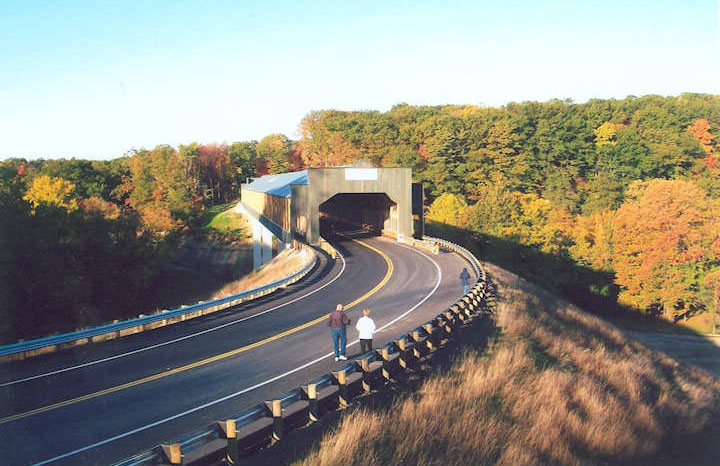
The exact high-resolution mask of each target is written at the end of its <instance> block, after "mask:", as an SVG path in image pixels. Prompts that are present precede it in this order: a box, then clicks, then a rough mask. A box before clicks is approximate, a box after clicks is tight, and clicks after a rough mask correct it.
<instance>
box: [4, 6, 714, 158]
mask: <svg viewBox="0 0 720 466" xmlns="http://www.w3.org/2000/svg"><path fill="white" fill-rule="evenodd" d="M719 20H720V16H719V14H718V0H704V1H701V0H605V1H592V0H562V1H561V0H557V1H544V0H535V1H532V0H523V1H521V0H506V1H502V0H495V1H489V0H487V1H486V0H476V1H452V0H449V1H439V0H438V1H417V0H416V1H403V2H398V1H390V0H386V1H368V0H362V1H361V0H354V1H344V0H334V1H315V2H302V1H272V0H268V1H241V0H236V1H212V0H207V1H160V0H144V1H121V0H118V1H102V0H100V1H71V0H63V1H37V0H24V1H13V0H2V1H1V2H0V108H1V109H2V111H1V113H0V159H4V158H8V157H26V158H38V157H43V158H58V157H68V158H69V157H78V158H90V159H110V158H115V157H119V156H121V155H123V154H124V153H125V152H127V151H128V150H130V149H132V148H141V147H146V148H151V147H154V146H155V145H157V144H171V145H174V146H176V145H178V144H186V143H189V142H192V141H198V142H200V143H207V142H223V141H227V142H228V143H231V142H234V141H243V140H251V139H261V138H262V137H263V136H265V135H267V134H270V133H276V132H280V133H284V134H286V135H287V136H288V137H291V138H298V137H299V134H298V129H297V128H298V124H299V123H300V120H301V119H302V118H303V117H304V116H305V115H306V114H307V113H308V112H310V111H312V110H321V109H329V108H334V109H343V110H359V109H375V110H381V111H385V110H388V109H389V108H390V107H392V105H394V104H396V103H400V102H407V103H409V104H416V105H418V104H431V105H434V104H447V103H452V104H476V105H487V106H500V105H504V104H506V103H508V102H511V101H516V102H520V101H525V100H538V101H545V100H548V99H552V98H561V99H564V98H570V99H573V100H574V101H576V102H584V101H586V100H588V99H590V98H593V97H600V98H610V97H614V98H624V97H626V96H627V95H637V96H640V95H645V94H662V95H678V94H680V93H682V92H704V93H712V94H720V30H719V29H720V26H719V23H720V21H719Z"/></svg>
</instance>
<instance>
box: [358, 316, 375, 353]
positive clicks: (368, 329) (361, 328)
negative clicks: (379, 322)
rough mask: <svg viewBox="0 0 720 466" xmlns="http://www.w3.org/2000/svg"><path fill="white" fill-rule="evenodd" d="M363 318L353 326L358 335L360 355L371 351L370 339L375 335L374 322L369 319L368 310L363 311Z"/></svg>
mask: <svg viewBox="0 0 720 466" xmlns="http://www.w3.org/2000/svg"><path fill="white" fill-rule="evenodd" d="M362 313H363V316H362V317H360V318H359V319H358V321H357V324H355V328H356V329H357V331H358V333H359V334H360V352H361V353H362V354H365V353H367V352H368V351H370V350H372V338H373V334H374V333H375V321H374V320H372V319H371V318H370V309H363V311H362Z"/></svg>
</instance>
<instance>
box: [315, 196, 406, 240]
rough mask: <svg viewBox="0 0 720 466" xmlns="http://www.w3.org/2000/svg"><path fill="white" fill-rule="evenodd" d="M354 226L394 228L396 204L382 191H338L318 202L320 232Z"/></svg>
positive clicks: (327, 233)
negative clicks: (339, 192) (320, 202)
mask: <svg viewBox="0 0 720 466" xmlns="http://www.w3.org/2000/svg"><path fill="white" fill-rule="evenodd" d="M393 214H394V215H393ZM357 230H364V231H365V232H367V233H369V234H376V235H379V234H381V232H382V230H391V231H397V204H396V203H395V202H393V201H392V200H391V199H390V198H389V197H388V195H387V194H385V193H341V194H336V195H334V196H333V197H331V198H330V199H328V200H327V201H325V202H323V203H322V204H320V235H321V236H323V237H324V238H329V237H331V236H333V235H334V234H335V233H337V232H339V231H357Z"/></svg>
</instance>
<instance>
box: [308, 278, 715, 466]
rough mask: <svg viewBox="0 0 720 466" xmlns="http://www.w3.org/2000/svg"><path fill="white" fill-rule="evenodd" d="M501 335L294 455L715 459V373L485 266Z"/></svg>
mask: <svg viewBox="0 0 720 466" xmlns="http://www.w3.org/2000/svg"><path fill="white" fill-rule="evenodd" d="M492 272H494V277H495V280H496V281H497V282H498V285H499V298H500V299H499V301H498V307H497V314H496V315H497V325H498V326H499V328H500V329H501V334H500V335H501V336H500V338H499V339H498V340H497V341H496V342H495V343H493V344H492V345H491V347H490V349H489V350H488V351H486V352H482V351H481V350H479V349H475V348H471V347H468V348H467V349H465V350H464V352H463V354H461V355H460V356H459V357H457V359H456V361H455V363H454V365H452V367H451V369H450V370H449V371H448V372H446V373H444V374H439V375H437V376H434V377H432V378H430V379H428V380H427V381H426V382H425V383H424V384H423V385H422V387H421V389H420V390H418V391H417V392H416V393H415V394H413V395H412V396H410V397H408V398H406V399H404V400H402V401H398V402H396V403H395V405H394V407H393V409H391V410H389V411H382V412H375V411H371V410H367V409H363V410H358V411H355V412H352V413H350V414H348V415H347V416H345V417H344V419H343V420H342V422H341V423H340V425H339V426H338V427H337V428H336V429H335V430H334V431H332V432H330V433H329V434H328V435H326V436H325V438H323V439H322V440H321V441H320V443H319V445H318V447H317V448H315V449H314V450H313V451H312V452H311V453H310V454H309V455H308V456H307V457H306V458H305V459H303V460H301V461H298V462H297V463H295V464H297V465H307V466H310V465H312V466H317V465H319V466H333V465H344V466H345V465H390V464H392V465H441V464H442V465H482V464H500V465H534V464H557V465H588V464H590V465H601V464H720V451H719V450H718V449H717V448H715V451H713V450H712V448H713V443H712V441H711V440H712V439H713V438H717V436H718V435H719V434H720V428H719V425H718V424H719V423H720V381H718V380H717V379H715V378H713V377H712V376H710V375H709V374H707V373H706V372H704V371H702V370H699V369H694V368H690V367H687V366H683V365H680V364H679V363H677V362H676V361H674V360H672V359H670V358H668V357H666V356H664V355H663V354H661V353H658V352H654V351H652V350H650V349H648V348H647V347H645V346H643V345H642V344H640V343H638V342H636V341H635V340H632V339H630V338H629V337H627V336H625V334H624V333H622V332H621V331H620V330H618V329H617V328H615V327H613V326H612V325H609V324H607V323H605V322H604V321H602V320H600V319H598V318H597V317H594V316H592V315H589V314H587V313H585V312H583V311H581V310H579V309H577V308H575V307H573V306H571V305H569V304H568V303H566V302H563V301H560V300H558V299H556V298H554V297H552V296H549V295H547V294H545V293H543V292H542V291H539V290H536V289H534V287H532V285H529V284H527V283H526V282H523V281H522V280H520V279H518V278H517V277H516V276H514V275H511V274H509V273H507V272H505V271H503V270H500V269H497V268H492Z"/></svg>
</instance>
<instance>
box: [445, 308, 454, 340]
mask: <svg viewBox="0 0 720 466" xmlns="http://www.w3.org/2000/svg"><path fill="white" fill-rule="evenodd" d="M442 315H443V317H444V318H445V325H444V327H443V328H444V329H445V333H446V334H447V335H450V334H451V333H452V330H453V324H454V323H455V322H454V321H455V316H454V315H453V313H452V312H451V311H450V310H447V311H445V312H443V313H442Z"/></svg>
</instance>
